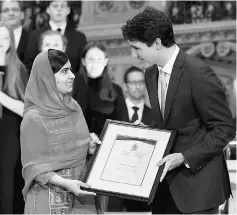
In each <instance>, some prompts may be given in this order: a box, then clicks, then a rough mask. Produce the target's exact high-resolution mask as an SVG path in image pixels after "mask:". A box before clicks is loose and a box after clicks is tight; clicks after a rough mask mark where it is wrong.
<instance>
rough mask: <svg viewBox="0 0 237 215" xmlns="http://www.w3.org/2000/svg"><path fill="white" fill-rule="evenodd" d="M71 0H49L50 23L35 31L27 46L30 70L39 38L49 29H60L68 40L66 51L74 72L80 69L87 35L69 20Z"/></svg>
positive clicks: (27, 64)
mask: <svg viewBox="0 0 237 215" xmlns="http://www.w3.org/2000/svg"><path fill="white" fill-rule="evenodd" d="M70 10H71V9H70V3H69V1H49V2H48V5H47V8H46V12H47V14H48V15H49V23H48V24H47V25H46V26H45V27H42V28H39V29H37V30H35V31H33V32H32V33H31V34H30V35H29V42H28V45H27V48H26V54H25V65H26V67H27V68H28V70H29V71H31V67H32V64H33V61H34V59H35V57H36V55H37V54H38V53H39V52H40V50H39V48H38V47H39V38H40V36H41V34H43V33H44V32H45V31H47V30H53V31H59V32H60V33H61V34H62V35H64V36H65V37H66V38H67V40H68V45H67V48H66V51H65V53H66V54H67V55H68V57H69V60H70V62H71V64H72V72H73V73H74V74H75V73H77V72H78V71H79V68H80V63H81V56H82V50H83V48H84V46H85V45H86V36H85V34H83V33H82V32H80V31H77V30H76V29H74V28H73V27H72V26H70V24H69V23H68V22H67V16H68V15H69V13H70Z"/></svg>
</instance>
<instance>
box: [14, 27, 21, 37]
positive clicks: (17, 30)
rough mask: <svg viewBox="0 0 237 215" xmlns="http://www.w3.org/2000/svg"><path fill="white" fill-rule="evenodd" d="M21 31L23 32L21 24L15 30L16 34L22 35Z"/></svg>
mask: <svg viewBox="0 0 237 215" xmlns="http://www.w3.org/2000/svg"><path fill="white" fill-rule="evenodd" d="M21 32H22V26H21V25H20V26H19V27H17V28H16V29H14V30H13V33H14V34H18V35H21Z"/></svg>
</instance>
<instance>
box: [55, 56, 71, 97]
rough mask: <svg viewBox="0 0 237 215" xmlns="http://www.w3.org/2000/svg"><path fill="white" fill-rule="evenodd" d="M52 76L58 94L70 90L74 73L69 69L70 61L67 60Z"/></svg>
mask: <svg viewBox="0 0 237 215" xmlns="http://www.w3.org/2000/svg"><path fill="white" fill-rule="evenodd" d="M54 76H55V80H56V87H57V89H58V91H59V93H60V94H62V95H65V94H68V93H70V92H71V91H72V87H73V80H74V78H75V75H74V74H73V73H72V71H71V63H70V62H69V61H68V62H67V63H66V64H65V65H64V66H63V67H62V68H61V69H60V70H59V71H58V72H57V73H55V74H54Z"/></svg>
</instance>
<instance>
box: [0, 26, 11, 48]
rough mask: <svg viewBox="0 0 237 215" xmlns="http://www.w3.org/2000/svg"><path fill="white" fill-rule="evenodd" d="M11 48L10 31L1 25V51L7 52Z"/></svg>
mask: <svg viewBox="0 0 237 215" xmlns="http://www.w3.org/2000/svg"><path fill="white" fill-rule="evenodd" d="M9 48H10V33H9V31H8V29H7V28H6V27H5V26H1V27H0V53H6V52H7V50H8V49H9Z"/></svg>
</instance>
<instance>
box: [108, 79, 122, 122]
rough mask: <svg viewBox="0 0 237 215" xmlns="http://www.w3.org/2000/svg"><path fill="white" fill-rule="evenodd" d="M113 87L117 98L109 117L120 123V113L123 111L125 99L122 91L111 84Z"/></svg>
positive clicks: (117, 86)
mask: <svg viewBox="0 0 237 215" xmlns="http://www.w3.org/2000/svg"><path fill="white" fill-rule="evenodd" d="M113 87H114V89H115V91H116V93H117V97H116V100H115V109H114V111H113V113H112V115H111V119H113V120H119V121H121V116H122V115H123V114H122V111H124V110H123V109H124V106H125V105H126V104H125V98H124V94H123V90H122V88H121V87H120V86H119V85H117V84H115V83H113Z"/></svg>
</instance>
